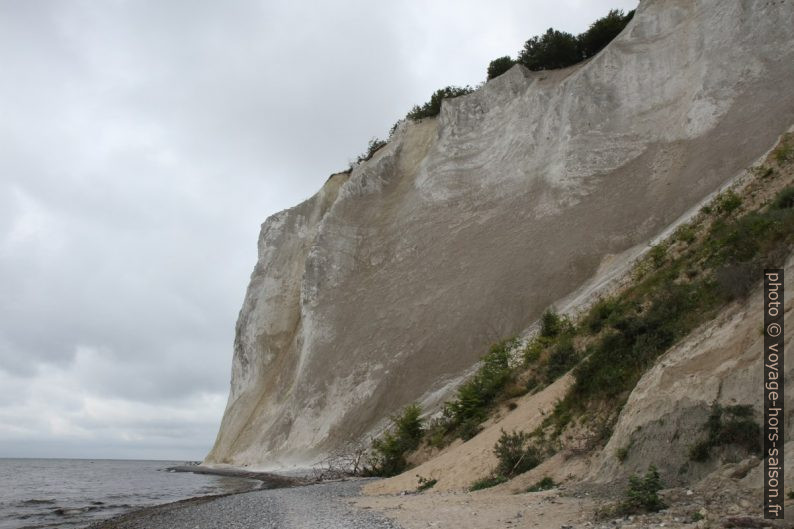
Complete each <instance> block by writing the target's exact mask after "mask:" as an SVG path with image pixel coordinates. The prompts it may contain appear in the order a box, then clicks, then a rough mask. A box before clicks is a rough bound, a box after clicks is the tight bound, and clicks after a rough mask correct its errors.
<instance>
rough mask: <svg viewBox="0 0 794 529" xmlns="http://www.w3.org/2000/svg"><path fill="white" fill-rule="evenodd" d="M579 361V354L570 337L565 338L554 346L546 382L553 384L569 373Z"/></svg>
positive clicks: (547, 368) (547, 369)
mask: <svg viewBox="0 0 794 529" xmlns="http://www.w3.org/2000/svg"><path fill="white" fill-rule="evenodd" d="M578 361H579V354H578V353H577V352H576V348H575V347H574V346H573V340H572V339H571V337H570V336H567V335H566V336H563V337H561V338H560V340H559V341H558V342H557V344H556V345H555V346H554V348H553V349H552V351H551V354H550V355H549V361H548V363H547V364H546V373H545V376H546V382H549V383H550V382H553V381H555V380H557V379H558V378H559V377H560V376H562V375H564V374H565V373H567V372H568V371H569V370H570V369H571V368H572V367H573V366H575V365H576V363H577V362H578Z"/></svg>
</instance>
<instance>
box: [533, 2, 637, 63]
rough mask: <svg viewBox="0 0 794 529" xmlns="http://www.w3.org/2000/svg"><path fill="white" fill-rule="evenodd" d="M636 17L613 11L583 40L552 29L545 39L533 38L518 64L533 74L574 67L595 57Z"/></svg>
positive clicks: (590, 30)
mask: <svg viewBox="0 0 794 529" xmlns="http://www.w3.org/2000/svg"><path fill="white" fill-rule="evenodd" d="M633 16H634V11H629V13H627V14H626V15H624V14H623V11H620V10H617V9H613V10H611V11H609V13H608V14H607V15H606V16H605V17H603V18H599V19H598V20H596V21H595V22H593V23H592V24H590V28H589V29H588V30H587V31H585V32H584V33H581V34H580V35H579V36H576V37H575V36H573V35H571V34H570V33H566V32H564V31H557V30H556V29H554V28H549V29H548V30H547V31H546V33H544V34H543V35H537V36H534V37H532V38H530V39H529V40H528V41H527V42H526V43H525V44H524V49H523V50H521V51H520V52H519V54H518V62H520V63H521V64H523V65H524V66H526V67H527V68H529V69H530V70H554V69H557V68H565V67H567V66H572V65H574V64H576V63H578V62H580V61H582V60H584V59H587V58H589V57H592V56H593V55H595V54H597V53H598V52H599V51H601V50H602V49H603V48H604V47H605V46H606V45H607V44H609V43H610V42H611V41H612V40H613V39H614V38H615V37H617V36H618V34H619V33H620V32H621V31H623V28H625V27H626V24H628V23H629V21H630V20H631V19H632V17H633Z"/></svg>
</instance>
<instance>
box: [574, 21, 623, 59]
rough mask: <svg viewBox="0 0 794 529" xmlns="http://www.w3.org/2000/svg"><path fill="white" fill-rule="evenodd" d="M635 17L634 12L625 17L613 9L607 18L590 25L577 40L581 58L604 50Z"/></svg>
mask: <svg viewBox="0 0 794 529" xmlns="http://www.w3.org/2000/svg"><path fill="white" fill-rule="evenodd" d="M633 17H634V11H633V10H632V11H629V12H628V13H627V14H625V15H624V14H623V11H622V10H619V9H612V10H610V11H609V13H607V15H606V16H605V17H603V18H599V19H598V20H596V21H595V22H593V23H592V24H590V28H589V29H588V30H587V31H585V32H584V33H582V34H581V35H579V36H578V37H577V39H576V40H577V42H578V45H579V53H580V55H581V57H582V58H583V59H587V58H588V57H592V56H593V55H595V54H597V53H598V52H599V51H601V50H602V49H604V47H606V45H607V44H609V43H610V42H612V40H613V39H614V38H615V37H617V36H618V34H620V32H621V31H623V28H625V27H626V24H628V23H629V21H630V20H631V19H632V18H633Z"/></svg>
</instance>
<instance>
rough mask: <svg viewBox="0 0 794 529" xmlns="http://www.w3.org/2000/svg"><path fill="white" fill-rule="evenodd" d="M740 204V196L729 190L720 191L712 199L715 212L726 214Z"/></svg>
mask: <svg viewBox="0 0 794 529" xmlns="http://www.w3.org/2000/svg"><path fill="white" fill-rule="evenodd" d="M741 205H742V198H741V197H740V196H739V195H737V194H736V193H734V192H733V191H731V190H728V191H725V192H724V193H720V194H719V195H718V196H717V198H716V199H715V200H714V209H715V210H716V211H717V213H720V214H723V215H728V214H730V213H732V212H733V211H734V210H735V209H736V208H738V207H739V206H741Z"/></svg>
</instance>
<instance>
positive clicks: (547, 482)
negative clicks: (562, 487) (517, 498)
mask: <svg viewBox="0 0 794 529" xmlns="http://www.w3.org/2000/svg"><path fill="white" fill-rule="evenodd" d="M556 486H557V484H556V483H554V480H553V479H551V478H550V477H548V476H545V477H544V478H543V479H541V480H540V481H538V482H537V483H535V484H534V485H532V486H531V487H528V488H527V492H540V491H543V490H551V489H553V488H554V487H556Z"/></svg>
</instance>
